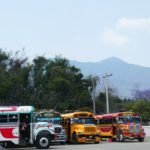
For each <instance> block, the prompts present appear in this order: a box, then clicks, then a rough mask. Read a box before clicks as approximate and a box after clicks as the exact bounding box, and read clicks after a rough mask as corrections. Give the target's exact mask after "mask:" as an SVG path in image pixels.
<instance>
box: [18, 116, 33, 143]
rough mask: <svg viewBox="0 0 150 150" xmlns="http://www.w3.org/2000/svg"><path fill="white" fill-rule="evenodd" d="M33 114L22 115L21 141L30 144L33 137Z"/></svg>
mask: <svg viewBox="0 0 150 150" xmlns="http://www.w3.org/2000/svg"><path fill="white" fill-rule="evenodd" d="M31 120H32V118H31V114H20V127H19V129H20V140H22V141H25V142H29V141H30V139H31V137H32V135H31V134H32V131H31V129H32V127H31V125H32V124H31Z"/></svg>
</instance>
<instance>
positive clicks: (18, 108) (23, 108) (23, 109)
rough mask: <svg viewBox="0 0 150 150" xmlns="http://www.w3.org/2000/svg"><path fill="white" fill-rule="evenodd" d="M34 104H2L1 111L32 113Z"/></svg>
mask: <svg viewBox="0 0 150 150" xmlns="http://www.w3.org/2000/svg"><path fill="white" fill-rule="evenodd" d="M33 111H34V107H33V106H0V113H31V112H33Z"/></svg>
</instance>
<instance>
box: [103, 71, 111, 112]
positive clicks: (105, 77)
mask: <svg viewBox="0 0 150 150" xmlns="http://www.w3.org/2000/svg"><path fill="white" fill-rule="evenodd" d="M110 76H112V74H105V75H104V76H103V78H104V79H105V92H106V113H107V114H108V113H109V98H108V77H110Z"/></svg>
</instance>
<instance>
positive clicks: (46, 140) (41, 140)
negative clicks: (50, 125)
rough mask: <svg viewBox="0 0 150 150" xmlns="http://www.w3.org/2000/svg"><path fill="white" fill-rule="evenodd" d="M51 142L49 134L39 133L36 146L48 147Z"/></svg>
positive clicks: (40, 147) (39, 147)
mask: <svg viewBox="0 0 150 150" xmlns="http://www.w3.org/2000/svg"><path fill="white" fill-rule="evenodd" d="M50 143H51V138H50V136H49V135H38V137H37V140H36V147H37V148H38V149H48V148H49V146H50Z"/></svg>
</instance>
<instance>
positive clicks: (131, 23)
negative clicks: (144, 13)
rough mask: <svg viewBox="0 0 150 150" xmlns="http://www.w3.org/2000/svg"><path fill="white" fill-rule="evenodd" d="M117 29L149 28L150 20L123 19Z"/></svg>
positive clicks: (119, 21)
mask: <svg viewBox="0 0 150 150" xmlns="http://www.w3.org/2000/svg"><path fill="white" fill-rule="evenodd" d="M117 27H119V28H135V29H137V28H147V27H150V18H141V19H129V18H122V19H120V20H118V23H117Z"/></svg>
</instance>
